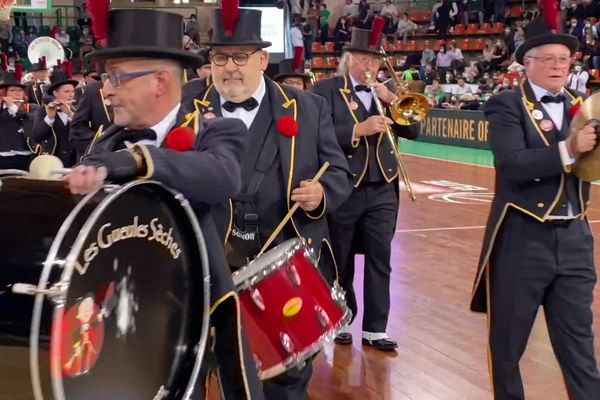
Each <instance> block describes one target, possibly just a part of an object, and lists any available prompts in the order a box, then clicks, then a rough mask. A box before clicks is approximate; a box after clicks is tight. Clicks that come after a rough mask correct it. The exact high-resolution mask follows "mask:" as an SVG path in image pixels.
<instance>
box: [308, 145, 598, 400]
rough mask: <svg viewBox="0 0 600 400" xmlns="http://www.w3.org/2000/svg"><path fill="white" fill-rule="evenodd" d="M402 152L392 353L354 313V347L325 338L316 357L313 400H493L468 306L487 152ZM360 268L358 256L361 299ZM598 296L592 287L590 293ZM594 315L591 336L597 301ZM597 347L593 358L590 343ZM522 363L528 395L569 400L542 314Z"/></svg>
mask: <svg viewBox="0 0 600 400" xmlns="http://www.w3.org/2000/svg"><path fill="white" fill-rule="evenodd" d="M403 150H404V151H405V152H409V153H412V154H413V155H406V157H405V158H404V161H405V163H406V165H407V169H408V171H409V175H410V177H411V180H412V181H413V184H414V187H415V189H416V191H417V202H416V203H412V202H410V200H409V199H408V196H406V193H404V195H403V196H402V197H401V206H400V213H399V219H398V226H397V231H396V236H395V238H394V243H393V255H392V269H393V273H392V285H391V291H392V307H391V312H390V318H389V324H388V334H389V335H390V336H391V337H392V338H394V339H396V340H397V341H398V343H399V348H398V352H397V353H395V354H394V353H393V354H386V353H383V352H379V351H376V350H372V349H370V348H363V347H362V345H361V344H360V332H361V326H360V321H361V318H362V314H359V315H358V317H357V320H356V321H355V323H354V324H353V325H352V327H351V329H352V332H353V334H354V344H352V345H351V346H339V345H338V346H336V345H334V344H328V345H327V346H326V347H325V350H324V351H323V352H321V354H320V355H319V356H318V358H317V359H316V360H315V363H314V377H313V380H312V385H311V389H310V394H311V400H345V399H361V400H491V399H492V394H491V392H490V381H489V378H488V369H487V358H486V346H487V339H486V338H487V325H486V317H485V315H484V314H475V313H472V312H470V311H469V309H468V306H469V301H470V296H471V289H472V285H473V279H474V276H475V270H476V267H477V260H478V257H479V251H480V248H481V241H482V238H483V232H484V225H485V222H486V218H487V215H488V211H489V206H490V203H489V200H490V199H491V197H490V196H491V193H492V192H493V182H494V170H493V169H492V168H490V167H489V165H491V156H490V153H489V152H487V151H483V150H471V149H459V148H453V147H447V146H440V145H431V144H424V143H407V142H405V141H403ZM414 154H419V156H416V155H414ZM435 158H441V159H435ZM448 159H450V160H455V161H461V162H449V161H446V160H448ZM465 161H466V162H467V163H472V164H467V163H464V162H465ZM592 191H593V192H592V204H593V207H592V210H591V213H590V215H589V216H590V220H591V221H592V228H593V231H594V232H595V234H596V237H598V238H600V203H598V202H597V201H596V202H595V203H594V200H597V199H598V197H599V196H598V194H599V191H600V187H599V186H597V185H594V186H593V189H592ZM361 265H362V260H359V261H358V262H357V276H356V278H355V286H356V288H357V293H358V295H359V296H360V297H359V301H361V299H362V289H361V283H362V268H361ZM596 265H597V266H598V265H600V257H598V255H597V254H596ZM599 294H600V290H599V289H598V288H597V289H596V298H598V297H599V296H598V295H599ZM359 304H361V303H359ZM361 305H362V304H361ZM594 313H595V322H594V331H595V332H596V335H597V336H599V335H600V300H597V301H596V303H595V306H594ZM540 314H541V312H540ZM596 352H597V354H600V341H599V340H598V339H597V340H596ZM521 369H522V374H523V378H524V382H525V390H526V395H527V399H528V400H565V399H567V394H566V390H565V388H564V384H563V381H562V376H561V373H560V370H559V368H558V364H557V363H556V361H555V357H554V354H553V352H552V348H551V346H550V343H549V339H548V334H547V331H546V327H545V324H544V321H543V319H542V318H540V315H538V320H537V321H536V325H535V328H534V331H533V332H532V335H531V338H530V341H529V346H528V348H527V352H526V354H525V357H524V359H523V360H522V362H521Z"/></svg>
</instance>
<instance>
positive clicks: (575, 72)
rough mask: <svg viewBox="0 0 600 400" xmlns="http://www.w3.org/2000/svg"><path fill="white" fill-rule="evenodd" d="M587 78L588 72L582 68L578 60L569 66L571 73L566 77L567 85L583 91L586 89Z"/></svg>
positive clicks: (588, 76) (588, 77)
mask: <svg viewBox="0 0 600 400" xmlns="http://www.w3.org/2000/svg"><path fill="white" fill-rule="evenodd" d="M589 79H590V74H588V72H587V71H584V70H583V68H582V66H581V63H580V62H577V63H575V65H574V66H573V67H572V68H571V73H570V74H569V77H568V78H567V87H569V88H571V89H573V90H578V91H580V92H582V93H585V92H586V90H587V83H588V80H589Z"/></svg>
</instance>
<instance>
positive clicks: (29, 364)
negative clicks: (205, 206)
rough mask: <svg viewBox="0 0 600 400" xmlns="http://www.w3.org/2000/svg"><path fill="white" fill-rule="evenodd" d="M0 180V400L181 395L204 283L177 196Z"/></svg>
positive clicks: (193, 231)
mask: <svg viewBox="0 0 600 400" xmlns="http://www.w3.org/2000/svg"><path fill="white" fill-rule="evenodd" d="M0 179H1V183H2V185H1V187H0V220H1V221H2V224H0V243H1V250H0V265H1V266H2V267H1V269H0V377H1V378H0V381H1V383H0V399H11V400H15V399H27V400H30V399H36V400H40V399H55V400H62V399H67V400H70V399H76V400H79V399H103V400H104V399H111V400H118V399H123V400H125V399H127V400H129V399H187V398H189V396H190V395H191V392H192V389H193V387H194V385H195V381H196V379H197V377H198V372H199V369H200V364H201V361H202V358H203V355H204V348H205V345H206V340H207V337H208V315H209V308H208V307H209V275H208V259H207V253H206V249H205V245H204V240H203V237H202V233H201V231H200V229H199V226H198V222H197V220H196V218H195V216H194V213H193V211H192V210H191V208H190V206H189V204H188V202H187V201H186V200H185V199H184V198H183V196H182V195H180V194H177V193H174V192H172V191H171V190H169V189H167V188H165V187H164V186H162V185H161V184H159V183H154V182H148V181H145V182H144V181H139V182H133V183H130V184H128V185H125V186H106V187H104V188H102V189H101V190H100V191H98V192H96V193H92V194H89V195H87V196H84V197H81V196H73V195H71V194H70V193H69V192H68V191H67V190H66V189H65V187H64V185H63V183H62V182H52V181H36V180H30V179H23V178H0Z"/></svg>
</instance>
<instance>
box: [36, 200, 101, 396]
mask: <svg viewBox="0 0 600 400" xmlns="http://www.w3.org/2000/svg"><path fill="white" fill-rule="evenodd" d="M98 192H99V190H96V191H93V192H91V193H88V194H87V195H85V196H84V197H83V198H82V199H81V200H79V202H78V203H77V204H76V205H75V207H73V209H72V210H71V211H70V212H69V215H67V217H66V218H65V220H64V221H63V223H62V224H61V226H60V228H59V229H58V231H57V233H56V236H54V240H53V241H52V245H51V246H50V250H49V251H48V254H47V256H46V259H45V260H44V264H43V267H42V272H41V273H40V278H39V280H38V287H37V288H38V289H46V285H47V284H48V279H49V278H50V273H51V272H52V270H53V269H54V266H55V265H57V264H64V262H60V263H57V261H59V260H57V259H56V257H57V254H58V250H59V249H60V247H61V245H62V243H63V240H64V238H65V235H66V234H67V233H68V231H69V229H70V228H71V225H72V224H73V221H74V220H75V218H76V217H77V216H78V215H79V213H80V212H81V209H82V208H83V207H84V206H85V205H86V204H87V203H88V202H89V201H90V199H91V198H92V197H94V196H95V195H96V194H97V193H98ZM60 282H61V281H60V280H59V281H58V282H57V284H58V283H60ZM45 297H46V295H45V294H43V293H38V294H36V295H35V300H34V303H33V310H32V317H31V333H30V335H29V373H30V376H31V387H32V390H33V395H34V398H35V399H36V400H42V399H43V398H44V395H43V391H42V384H41V377H40V370H39V337H40V326H41V319H42V312H43V305H44V299H45ZM49 300H50V301H51V302H53V301H54V300H53V299H49ZM56 306H57V304H56V303H55V305H54V307H55V308H56Z"/></svg>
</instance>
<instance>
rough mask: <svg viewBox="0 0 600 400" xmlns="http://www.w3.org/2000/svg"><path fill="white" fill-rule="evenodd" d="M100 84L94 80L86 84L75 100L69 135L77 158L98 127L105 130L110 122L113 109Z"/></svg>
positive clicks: (85, 149)
mask: <svg viewBox="0 0 600 400" xmlns="http://www.w3.org/2000/svg"><path fill="white" fill-rule="evenodd" d="M102 86H103V84H102V82H96V81H94V83H91V84H86V85H85V90H84V91H83V93H82V95H81V97H80V99H79V101H78V102H77V110H76V111H75V115H74V116H73V120H72V121H71V130H70V135H69V142H70V143H71V147H72V148H73V150H75V153H76V157H77V160H79V159H81V157H82V156H83V155H84V154H85V152H86V151H87V149H88V148H89V146H90V144H91V143H92V140H93V139H94V136H95V135H96V133H97V132H98V130H99V129H100V127H102V128H103V129H104V130H106V129H108V127H109V126H110V125H111V124H112V120H113V109H112V106H111V105H110V104H107V101H106V99H105V98H104V95H103V92H102ZM81 89H82V88H81Z"/></svg>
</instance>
